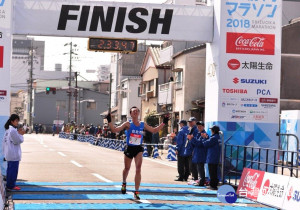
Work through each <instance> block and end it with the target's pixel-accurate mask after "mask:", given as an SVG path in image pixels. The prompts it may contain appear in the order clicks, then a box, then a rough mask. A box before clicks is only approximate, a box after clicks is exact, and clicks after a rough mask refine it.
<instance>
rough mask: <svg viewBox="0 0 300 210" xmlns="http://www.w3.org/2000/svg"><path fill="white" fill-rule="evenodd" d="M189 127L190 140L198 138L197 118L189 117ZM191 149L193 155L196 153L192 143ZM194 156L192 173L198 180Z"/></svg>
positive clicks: (191, 163) (191, 164) (191, 166)
mask: <svg viewBox="0 0 300 210" xmlns="http://www.w3.org/2000/svg"><path fill="white" fill-rule="evenodd" d="M188 122H189V127H190V132H189V135H188V136H187V138H188V140H189V141H190V142H191V141H192V140H193V139H194V140H196V139H197V136H198V128H197V125H196V122H197V119H196V118H195V117H190V119H189V121H188ZM190 147H191V148H190V149H191V151H192V154H191V155H192V156H193V154H194V152H193V151H194V147H193V145H192V144H190ZM192 156H191V158H190V160H189V161H190V173H192V177H193V178H192V179H193V180H198V171H197V164H195V163H193V162H192Z"/></svg>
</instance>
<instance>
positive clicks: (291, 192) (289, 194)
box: [287, 187, 293, 201]
mask: <svg viewBox="0 0 300 210" xmlns="http://www.w3.org/2000/svg"><path fill="white" fill-rule="evenodd" d="M292 195H293V187H291V188H290V190H289V192H288V195H287V199H288V201H289V200H290V199H291V198H292Z"/></svg>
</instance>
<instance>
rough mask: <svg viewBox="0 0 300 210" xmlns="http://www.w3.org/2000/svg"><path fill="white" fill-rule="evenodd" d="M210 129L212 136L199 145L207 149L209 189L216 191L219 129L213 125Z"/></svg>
mask: <svg viewBox="0 0 300 210" xmlns="http://www.w3.org/2000/svg"><path fill="white" fill-rule="evenodd" d="M210 129H211V134H212V136H211V137H210V138H209V139H208V140H206V141H204V142H203V143H200V145H203V146H204V147H205V148H206V149H207V156H206V163H208V171H209V176H210V184H209V185H210V186H209V188H210V189H212V190H217V189H218V188H217V186H218V183H219V180H218V164H219V159H220V146H219V140H220V136H219V131H220V128H219V126H216V125H214V126H212V127H211V128H210Z"/></svg>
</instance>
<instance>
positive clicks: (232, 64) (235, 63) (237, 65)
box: [227, 59, 241, 70]
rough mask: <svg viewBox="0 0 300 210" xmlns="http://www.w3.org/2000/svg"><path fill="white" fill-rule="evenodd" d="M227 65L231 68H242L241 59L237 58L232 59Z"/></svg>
mask: <svg viewBox="0 0 300 210" xmlns="http://www.w3.org/2000/svg"><path fill="white" fill-rule="evenodd" d="M227 66H228V68H230V69H231V70H237V69H238V68H240V66H241V63H240V61H239V60H237V59H231V60H229V61H228V62H227Z"/></svg>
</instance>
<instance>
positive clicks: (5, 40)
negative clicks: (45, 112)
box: [0, 0, 12, 175]
mask: <svg viewBox="0 0 300 210" xmlns="http://www.w3.org/2000/svg"><path fill="white" fill-rule="evenodd" d="M11 14H12V1H11V0H0V125H1V126H0V148H2V137H3V135H4V124H5V122H6V121H7V119H8V117H9V106H10V90H9V89H10V59H11V45H12V42H11ZM0 164H1V172H2V174H4V175H5V173H6V171H5V168H4V167H3V154H2V150H1V152H0Z"/></svg>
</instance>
